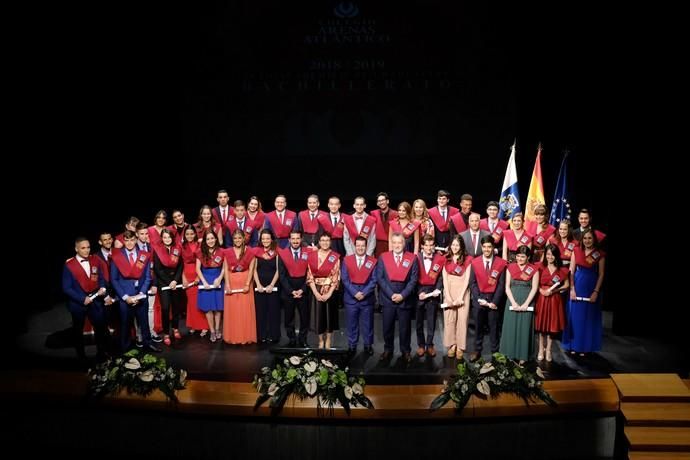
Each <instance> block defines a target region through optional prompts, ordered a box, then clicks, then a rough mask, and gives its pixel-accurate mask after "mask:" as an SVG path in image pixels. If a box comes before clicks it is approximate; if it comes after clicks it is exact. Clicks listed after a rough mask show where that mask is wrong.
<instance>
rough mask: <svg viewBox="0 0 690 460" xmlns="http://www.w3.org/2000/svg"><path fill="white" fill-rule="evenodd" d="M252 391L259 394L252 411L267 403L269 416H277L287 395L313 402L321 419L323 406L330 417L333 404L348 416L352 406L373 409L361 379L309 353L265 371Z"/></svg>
mask: <svg viewBox="0 0 690 460" xmlns="http://www.w3.org/2000/svg"><path fill="white" fill-rule="evenodd" d="M253 385H254V388H256V390H257V391H258V392H259V397H258V398H256V403H255V404H254V410H256V409H258V408H259V406H261V404H263V403H264V402H266V401H267V400H270V402H269V407H271V414H272V415H277V414H278V413H279V412H280V411H281V409H282V408H283V406H284V405H285V402H286V401H287V398H288V397H289V396H290V395H293V397H296V398H298V399H300V400H303V399H306V398H316V404H317V406H316V407H317V411H318V413H319V414H320V415H323V412H322V409H323V406H326V407H327V408H328V410H329V412H330V413H332V412H333V407H334V405H335V404H336V403H340V405H341V406H342V407H343V409H345V412H346V413H347V414H348V415H349V414H350V407H351V406H355V407H356V406H363V407H366V408H368V409H373V408H374V405H373V404H372V403H371V400H369V398H367V397H366V396H365V395H364V387H365V385H366V384H365V382H364V379H363V378H362V377H352V376H349V375H348V368H347V367H346V368H344V369H340V368H338V366H337V365H335V364H333V363H331V362H330V361H328V360H326V359H318V358H316V357H315V356H313V355H312V352H308V353H306V354H302V355H300V356H291V357H290V358H289V359H287V358H286V359H283V361H282V364H281V363H278V364H277V365H276V366H275V367H274V368H273V369H271V368H270V367H264V368H262V369H261V374H258V375H255V376H254V382H253Z"/></svg>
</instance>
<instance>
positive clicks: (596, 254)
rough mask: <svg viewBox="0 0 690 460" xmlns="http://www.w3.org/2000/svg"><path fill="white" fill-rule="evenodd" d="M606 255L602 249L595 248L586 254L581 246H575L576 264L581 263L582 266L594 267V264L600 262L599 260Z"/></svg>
mask: <svg viewBox="0 0 690 460" xmlns="http://www.w3.org/2000/svg"><path fill="white" fill-rule="evenodd" d="M605 256H606V254H605V253H604V251H602V250H601V249H594V250H593V251H592V252H590V253H589V254H587V255H585V251H583V250H582V249H581V248H580V247H579V246H576V247H575V264H576V265H580V266H581V267H587V268H592V267H593V266H594V265H596V264H598V263H599V260H600V259H601V258H602V257H605Z"/></svg>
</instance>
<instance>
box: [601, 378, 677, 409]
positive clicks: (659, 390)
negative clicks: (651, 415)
mask: <svg viewBox="0 0 690 460" xmlns="http://www.w3.org/2000/svg"><path fill="white" fill-rule="evenodd" d="M611 379H612V380H613V382H614V383H615V384H616V386H617V387H618V393H619V394H620V400H621V402H690V389H689V388H688V387H687V385H686V384H685V382H683V380H681V378H680V377H679V376H678V375H677V374H611Z"/></svg>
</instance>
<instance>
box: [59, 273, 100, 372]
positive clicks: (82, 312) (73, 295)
mask: <svg viewBox="0 0 690 460" xmlns="http://www.w3.org/2000/svg"><path fill="white" fill-rule="evenodd" d="M104 287H105V279H104V278H103V272H102V271H101V270H98V289H100V288H104ZM62 291H63V292H64V293H65V294H66V295H67V297H68V299H67V309H68V310H69V312H70V314H71V315H72V337H73V341H74V347H75V349H76V351H77V356H79V357H80V358H84V357H85V353H84V321H85V318H86V317H87V316H88V318H89V321H91V324H92V325H93V332H94V336H95V338H96V348H97V353H98V357H103V355H104V353H105V349H106V342H107V333H106V324H105V307H104V306H103V297H101V296H99V297H96V298H95V299H94V300H93V301H92V302H91V303H90V304H89V305H84V300H85V299H86V296H88V295H90V294H94V293H93V292H84V290H83V289H82V287H81V285H80V284H79V282H77V280H76V278H75V277H74V275H73V274H72V272H71V271H70V270H69V268H67V265H65V267H64V268H63V270H62Z"/></svg>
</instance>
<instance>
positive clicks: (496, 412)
mask: <svg viewBox="0 0 690 460" xmlns="http://www.w3.org/2000/svg"><path fill="white" fill-rule="evenodd" d="M544 388H545V389H546V390H547V391H548V392H549V393H550V394H551V396H552V397H553V398H554V399H555V400H556V401H557V403H558V406H556V407H549V406H547V405H545V404H544V403H542V402H534V403H530V404H529V405H526V404H525V403H524V402H523V401H522V400H521V399H520V398H517V397H514V396H510V395H503V396H500V397H499V398H496V399H487V400H484V399H481V398H476V397H472V398H471V399H470V401H469V403H468V404H467V406H465V408H464V409H463V410H462V412H458V411H456V410H455V407H454V405H453V403H452V401H451V402H449V403H448V404H447V405H446V406H445V407H444V408H442V409H440V410H438V411H436V412H430V411H429V405H430V403H431V401H432V400H433V399H434V398H435V397H436V396H437V395H438V394H439V393H440V391H441V385H367V386H366V389H365V393H366V395H367V396H368V397H369V398H370V399H371V401H372V402H373V404H374V407H375V409H374V410H369V409H365V408H361V407H355V408H352V411H351V413H350V415H348V414H347V413H345V411H344V410H343V409H342V408H340V407H339V406H338V407H336V408H335V410H334V411H333V413H332V414H328V415H327V418H336V419H338V418H341V419H363V420H377V419H382V420H395V419H400V420H415V419H427V420H428V419H468V420H467V421H469V419H472V418H488V417H531V416H560V415H564V414H576V413H580V414H584V413H586V414H596V413H612V412H617V411H618V410H619V408H620V400H619V394H618V389H617V387H616V385H615V384H614V382H613V380H612V379H610V378H602V379H579V380H553V381H547V382H545V383H544ZM85 393H86V374H82V373H76V372H59V371H37V370H34V371H11V372H9V373H6V374H5V377H4V378H3V379H0V400H3V399H4V400H5V402H17V403H21V402H22V401H25V402H26V401H31V402H32V403H38V402H39V401H46V404H50V402H63V403H64V402H67V403H71V402H74V403H77V402H84V401H85V400H86V398H85ZM177 395H178V398H179V402H178V403H177V404H175V403H171V402H169V401H167V400H166V398H165V395H163V394H162V393H160V392H155V393H153V394H152V395H150V396H149V397H147V398H143V397H140V396H132V395H127V394H126V393H125V392H122V393H121V394H120V395H117V396H113V397H107V398H104V400H103V401H102V403H99V404H103V405H104V406H105V407H108V408H115V409H116V408H122V409H126V410H129V409H133V410H146V411H149V410H154V411H163V412H170V414H171V415H172V414H195V415H201V416H203V415H207V416H219V415H220V416H232V417H258V418H261V417H270V409H269V407H268V403H267V402H266V403H264V404H263V405H262V406H261V407H260V408H259V409H258V410H256V411H255V410H254V402H255V401H256V397H257V393H256V391H255V390H254V388H253V387H252V385H251V384H249V383H235V382H217V381H202V380H189V381H188V382H187V387H186V389H184V390H181V391H178V393H177ZM319 417H320V416H319V414H318V413H317V410H316V401H315V400H314V399H308V400H303V401H299V400H296V399H294V398H293V399H289V400H288V402H287V403H286V404H285V407H284V408H283V410H282V412H281V413H280V415H279V416H278V418H280V419H291V418H299V419H306V418H319Z"/></svg>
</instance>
